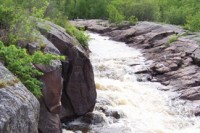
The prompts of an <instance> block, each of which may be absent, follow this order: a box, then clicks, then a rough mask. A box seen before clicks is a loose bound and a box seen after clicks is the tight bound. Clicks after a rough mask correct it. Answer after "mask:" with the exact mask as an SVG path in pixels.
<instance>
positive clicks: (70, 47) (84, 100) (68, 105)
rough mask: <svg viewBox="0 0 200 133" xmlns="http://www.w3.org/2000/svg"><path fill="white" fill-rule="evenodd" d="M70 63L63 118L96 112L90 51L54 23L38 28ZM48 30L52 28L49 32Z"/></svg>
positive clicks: (65, 69) (65, 72) (66, 64)
mask: <svg viewBox="0 0 200 133" xmlns="http://www.w3.org/2000/svg"><path fill="white" fill-rule="evenodd" d="M38 27H39V28H40V30H41V33H42V34H43V35H44V36H46V37H47V39H48V40H49V41H50V42H52V43H53V45H54V46H55V47H56V48H57V49H58V50H59V51H60V53H61V54H62V55H65V56H67V58H68V61H64V62H63V64H62V65H63V66H62V68H63V70H62V71H63V73H62V75H63V80H64V81H63V93H62V106H63V110H62V115H63V116H62V118H63V117H71V116H79V115H83V114H86V113H87V112H89V111H92V110H93V108H94V105H95V102H96V95H97V94H96V88H95V83H94V74H93V69H92V65H91V63H90V60H89V57H88V53H87V51H86V50H85V49H84V48H83V47H82V46H81V45H80V44H79V43H78V41H77V40H76V39H74V38H72V37H71V36H70V35H69V34H67V33H66V32H65V30H64V29H63V28H61V27H59V26H57V25H55V24H53V23H51V22H48V21H46V22H42V23H39V26H38ZM46 27H48V28H46Z"/></svg>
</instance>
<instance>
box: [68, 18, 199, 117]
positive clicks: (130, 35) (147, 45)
mask: <svg viewBox="0 0 200 133" xmlns="http://www.w3.org/2000/svg"><path fill="white" fill-rule="evenodd" d="M71 22H72V23H73V24H74V25H75V26H77V27H84V28H85V29H87V30H89V31H93V32H97V33H101V34H102V35H107V36H110V37H111V39H113V40H116V41H122V42H125V43H126V44H127V45H128V46H130V47H135V48H138V49H141V50H142V52H143V53H144V55H145V57H146V58H147V59H148V60H151V61H153V62H152V63H151V65H150V66H149V67H148V68H144V69H143V70H141V71H138V72H136V73H137V74H138V75H146V74H147V75H148V76H145V77H146V80H149V81H152V82H160V83H162V84H163V85H166V86H173V87H171V88H172V90H171V91H176V92H177V93H178V94H179V96H178V97H177V98H178V99H179V98H180V99H184V100H185V101H186V102H187V101H189V102H192V103H193V104H194V108H193V109H191V110H192V111H193V112H194V113H195V115H199V114H200V107H199V103H200V71H199V70H200V47H199V41H200V35H199V33H191V32H189V31H186V30H184V29H183V28H182V27H179V26H175V25H168V24H159V23H153V22H138V23H137V24H136V25H135V26H129V25H126V24H124V25H122V26H114V25H112V24H110V23H109V22H108V21H105V20H76V21H71ZM133 65H137V64H133Z"/></svg>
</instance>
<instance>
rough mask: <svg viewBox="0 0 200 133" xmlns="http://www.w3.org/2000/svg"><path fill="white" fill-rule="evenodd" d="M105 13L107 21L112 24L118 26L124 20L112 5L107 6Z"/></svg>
mask: <svg viewBox="0 0 200 133" xmlns="http://www.w3.org/2000/svg"><path fill="white" fill-rule="evenodd" d="M107 11H108V14H109V18H108V19H109V21H110V22H112V23H116V24H120V23H121V22H122V21H123V20H124V19H125V17H124V15H123V14H122V13H120V11H119V10H117V8H116V7H115V6H113V5H108V7H107Z"/></svg>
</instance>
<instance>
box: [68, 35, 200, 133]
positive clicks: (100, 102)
mask: <svg viewBox="0 0 200 133" xmlns="http://www.w3.org/2000/svg"><path fill="white" fill-rule="evenodd" d="M89 35H90V37H91V40H90V41H89V48H90V50H91V54H90V59H91V62H92V65H93V69H94V73H95V82H96V87H97V94H98V98H97V104H96V107H95V110H94V114H97V115H98V116H101V119H102V120H101V122H94V123H93V124H90V125H88V128H87V131H85V132H91V133H112V132H113V133H199V132H200V119H199V117H195V116H194V115H193V112H191V108H192V104H189V103H188V102H187V103H186V102H185V101H182V100H176V97H177V96H178V94H177V93H175V92H171V91H163V90H168V89H169V88H170V87H172V86H168V87H166V86H163V85H161V84H160V83H153V82H149V81H148V80H139V79H142V78H143V76H144V75H142V76H141V77H140V75H136V74H135V72H137V71H138V70H142V69H144V68H148V66H149V65H151V61H147V60H146V59H145V58H144V56H143V54H142V51H140V50H137V49H134V48H130V47H128V46H127V45H126V44H125V43H123V42H116V41H112V40H110V39H109V37H105V36H100V35H99V34H95V33H89ZM144 77H145V76H144ZM169 90H170V89H169ZM173 99H175V100H173ZM76 124H79V125H81V124H83V123H82V122H81V121H80V120H79V119H78V120H75V121H73V122H71V125H76Z"/></svg>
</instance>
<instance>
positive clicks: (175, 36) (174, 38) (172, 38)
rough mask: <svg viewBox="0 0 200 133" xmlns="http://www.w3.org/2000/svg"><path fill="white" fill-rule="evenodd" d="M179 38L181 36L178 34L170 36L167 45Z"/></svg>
mask: <svg viewBox="0 0 200 133" xmlns="http://www.w3.org/2000/svg"><path fill="white" fill-rule="evenodd" d="M178 38H179V35H176V34H174V35H172V36H170V37H169V40H168V41H167V44H166V45H167V46H169V45H170V44H171V43H173V42H175V41H177V40H178Z"/></svg>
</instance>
